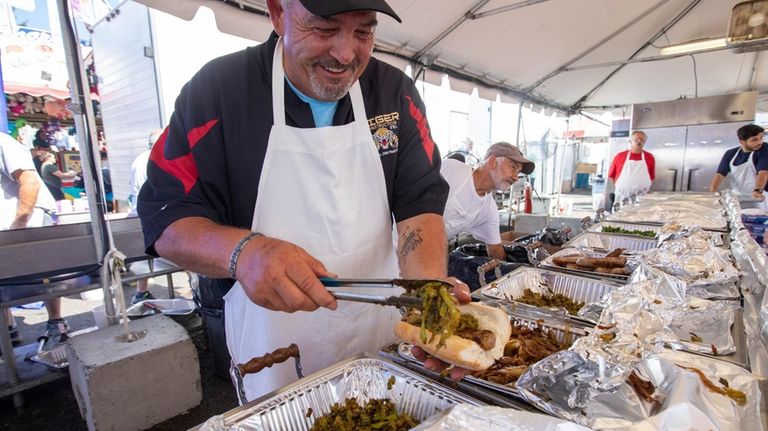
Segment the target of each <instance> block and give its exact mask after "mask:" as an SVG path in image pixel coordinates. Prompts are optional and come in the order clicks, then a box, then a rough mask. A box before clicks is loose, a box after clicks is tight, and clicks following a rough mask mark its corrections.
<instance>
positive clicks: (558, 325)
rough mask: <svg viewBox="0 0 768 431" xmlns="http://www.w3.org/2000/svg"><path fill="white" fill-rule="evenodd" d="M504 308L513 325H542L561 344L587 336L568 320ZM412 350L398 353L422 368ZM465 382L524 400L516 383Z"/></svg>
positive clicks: (402, 346) (402, 349) (403, 347)
mask: <svg viewBox="0 0 768 431" xmlns="http://www.w3.org/2000/svg"><path fill="white" fill-rule="evenodd" d="M503 308H504V309H505V311H507V313H508V314H509V317H510V321H511V323H512V324H513V325H524V326H527V327H529V328H535V327H536V325H541V327H542V328H543V329H546V330H547V331H554V333H555V338H557V341H559V342H563V340H564V339H565V337H566V332H570V333H571V335H572V337H573V340H574V341H575V340H576V339H578V338H581V337H583V336H585V335H587V328H586V327H584V326H581V325H578V324H576V325H574V324H573V322H571V321H569V320H567V319H562V318H558V317H556V316H547V317H546V318H540V316H536V315H535V313H520V312H517V311H512V310H511V309H510V308H509V307H506V306H503ZM412 348H413V345H411V344H410V343H406V342H401V343H400V344H399V345H398V347H397V353H398V354H399V355H400V356H401V357H402V358H403V359H405V360H407V361H409V362H412V363H413V364H416V365H417V366H419V367H421V362H420V361H419V360H417V359H416V357H415V356H413V353H411V349H412ZM463 380H464V381H466V382H468V383H471V384H474V385H477V386H481V387H484V388H488V389H492V390H494V391H497V392H500V393H502V394H505V395H510V396H513V397H515V398H520V399H522V398H521V397H520V393H519V392H518V391H517V387H515V384H514V383H510V384H508V385H502V384H499V383H493V382H489V381H487V380H483V379H481V378H478V377H474V376H472V375H467V376H466V377H464V379H463Z"/></svg>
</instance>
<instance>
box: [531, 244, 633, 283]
mask: <svg viewBox="0 0 768 431" xmlns="http://www.w3.org/2000/svg"><path fill="white" fill-rule="evenodd" d="M606 254H608V252H606V251H605V250H595V249H592V248H585V247H580V248H564V249H562V250H560V251H557V252H555V253H554V254H552V255H550V256H549V257H547V258H546V259H544V260H543V261H541V264H540V266H541V267H544V268H554V269H557V270H558V271H563V272H566V273H572V274H582V275H588V276H590V277H597V278H602V279H607V280H614V281H616V280H619V281H620V282H624V281H625V280H627V279H628V278H629V276H628V275H619V274H606V273H602V272H595V271H586V270H581V269H570V268H566V267H564V266H558V265H555V262H554V259H555V258H556V257H567V256H575V255H582V256H586V257H601V258H602V257H605V255H606ZM636 259H637V258H636V257H635V256H632V257H628V258H627V267H631V266H632V265H633V260H636Z"/></svg>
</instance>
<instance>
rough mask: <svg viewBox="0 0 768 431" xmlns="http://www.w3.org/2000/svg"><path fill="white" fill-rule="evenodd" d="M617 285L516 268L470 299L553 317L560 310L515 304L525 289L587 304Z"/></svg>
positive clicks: (607, 281) (616, 283) (572, 275)
mask: <svg viewBox="0 0 768 431" xmlns="http://www.w3.org/2000/svg"><path fill="white" fill-rule="evenodd" d="M620 285H621V283H618V282H616V281H609V280H598V279H595V278H589V277H582V276H579V275H574V274H568V273H565V272H561V271H551V270H548V269H543V268H531V267H520V268H517V269H516V270H514V271H512V272H510V273H509V274H507V275H505V276H503V277H501V278H500V279H498V280H496V281H494V282H493V283H491V284H490V285H488V286H485V287H482V288H480V289H478V290H476V291H475V292H473V294H472V296H473V297H474V298H476V299H479V300H483V299H486V300H487V299H495V300H499V301H508V302H512V303H514V304H516V305H517V306H518V307H531V308H537V309H541V310H552V311H554V312H555V313H563V311H564V309H563V308H559V309H549V308H543V307H536V306H533V305H528V304H524V303H522V302H517V301H516V300H517V299H518V298H520V297H522V296H523V293H524V291H525V289H530V290H532V291H534V292H536V293H541V294H544V295H546V294H550V293H559V294H561V295H564V296H566V297H568V298H569V299H571V300H573V301H576V302H584V303H585V304H589V303H591V302H598V301H600V299H601V298H602V297H603V296H604V295H605V294H606V293H609V292H610V291H611V290H613V288H614V287H616V286H620ZM547 288H548V289H547ZM571 317H572V318H576V319H580V320H584V318H583V317H580V316H575V315H571Z"/></svg>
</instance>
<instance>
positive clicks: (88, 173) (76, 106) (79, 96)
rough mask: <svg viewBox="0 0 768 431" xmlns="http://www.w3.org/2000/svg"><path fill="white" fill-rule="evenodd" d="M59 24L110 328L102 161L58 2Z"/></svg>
mask: <svg viewBox="0 0 768 431" xmlns="http://www.w3.org/2000/svg"><path fill="white" fill-rule="evenodd" d="M56 5H57V6H58V13H59V23H60V26H61V37H62V44H63V45H64V52H65V54H66V57H67V71H68V72H69V86H70V91H71V95H72V102H71V104H70V106H69V107H68V108H69V109H70V111H72V114H73V115H72V117H73V119H74V121H75V128H76V130H77V137H78V142H79V143H80V157H81V158H82V161H83V167H84V168H83V177H84V182H85V191H86V196H87V197H88V210H89V212H90V216H91V227H92V231H93V240H94V243H95V246H96V255H97V256H99V259H100V260H101V263H102V265H103V266H102V271H101V288H102V290H103V291H104V312H105V314H106V316H107V322H108V323H109V324H110V325H114V324H116V323H117V319H116V318H115V307H114V303H113V302H112V293H111V291H110V289H109V286H110V284H111V283H110V281H111V280H110V275H109V270H108V269H105V268H106V267H107V265H106V262H104V257H105V256H106V253H107V251H108V250H109V248H110V247H109V244H108V242H109V239H108V238H107V236H106V235H107V233H106V226H105V223H106V221H105V218H106V214H107V210H106V209H107V204H106V200H105V198H104V194H103V189H102V184H103V182H102V178H101V159H100V158H99V157H97V156H96V154H98V134H97V131H96V121H95V118H96V117H95V115H94V112H93V104H92V102H91V95H90V90H89V85H88V81H87V77H86V76H87V75H86V73H85V65H84V64H83V60H82V55H81V53H80V43H79V41H78V40H77V37H76V36H75V32H74V29H73V27H72V21H71V19H70V15H69V2H68V1H67V0H57V2H56Z"/></svg>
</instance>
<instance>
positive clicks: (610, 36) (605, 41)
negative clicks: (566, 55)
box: [526, 0, 669, 93]
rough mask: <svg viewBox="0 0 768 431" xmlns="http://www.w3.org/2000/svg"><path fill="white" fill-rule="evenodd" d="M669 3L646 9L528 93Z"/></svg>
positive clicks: (565, 64) (536, 83)
mask: <svg viewBox="0 0 768 431" xmlns="http://www.w3.org/2000/svg"><path fill="white" fill-rule="evenodd" d="M668 2H669V0H661V1H659V2H658V3H656V4H655V5H653V6H651V7H650V8H648V9H646V10H645V11H643V13H641V14H640V15H638V16H636V17H635V18H633V19H632V20H631V21H629V22H627V23H626V24H624V25H623V26H621V27H619V28H618V29H617V30H616V31H614V32H613V33H611V34H609V35H608V36H606V37H605V38H603V39H602V40H601V41H599V42H597V43H596V44H594V45H592V46H590V47H589V48H587V49H586V50H584V51H583V52H581V53H580V54H578V55H577V56H575V57H573V58H572V59H570V60H568V61H566V62H565V63H564V64H561V65H560V67H558V68H557V69H555V70H553V71H552V72H550V73H548V74H547V75H545V76H544V77H543V78H541V79H539V80H538V81H536V82H535V83H533V85H531V86H530V87H528V88H527V89H526V91H527V92H529V93H530V92H531V91H533V90H535V89H536V88H537V87H538V86H540V85H541V84H543V83H544V82H546V81H548V80H549V79H551V78H554V77H555V76H557V75H559V74H561V73H563V72H565V71H566V70H568V66H570V65H572V64H573V63H576V62H577V61H579V60H581V59H582V58H584V57H586V56H588V55H589V54H591V53H592V52H594V51H595V50H596V49H598V48H600V47H601V46H603V45H605V44H606V43H608V42H609V41H611V40H612V39H613V38H615V37H616V36H618V35H620V34H621V33H624V31H626V30H627V29H629V28H630V27H632V26H633V25H635V24H637V23H638V22H640V21H641V20H642V19H643V18H645V17H647V16H648V15H650V14H651V13H653V12H654V11H656V10H657V9H658V8H660V7H662V6H664V5H665V4H666V3H668Z"/></svg>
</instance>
